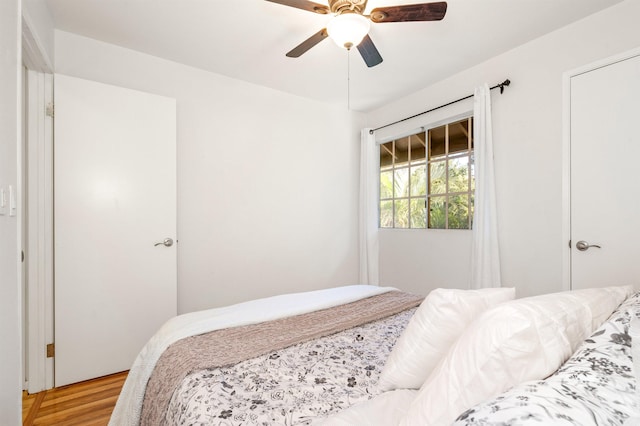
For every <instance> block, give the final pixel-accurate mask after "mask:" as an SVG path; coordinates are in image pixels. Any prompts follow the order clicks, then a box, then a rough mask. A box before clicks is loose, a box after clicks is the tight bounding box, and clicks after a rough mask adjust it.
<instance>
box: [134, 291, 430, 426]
mask: <svg viewBox="0 0 640 426" xmlns="http://www.w3.org/2000/svg"><path fill="white" fill-rule="evenodd" d="M423 299H424V298H423V297H422V296H416V295H413V294H408V293H403V292H400V291H390V292H387V293H383V294H379V295H377V296H372V297H368V298H366V299H362V300H358V301H356V302H352V303H347V304H344V305H339V306H335V307H331V308H328V309H322V310H319V311H315V312H309V313H306V314H302V315H296V316H292V317H287V318H282V319H277V320H273V321H267V322H262V323H258V324H252V325H246V326H240V327H232V328H226V329H222V330H215V331H211V332H209V333H205V334H200V335H197V336H191V337H187V338H184V339H182V340H179V341H177V342H175V343H173V344H172V345H171V346H169V347H168V348H167V349H166V350H165V351H164V352H163V353H162V355H161V356H160V359H159V360H158V362H157V363H156V366H155V368H154V370H153V373H152V374H151V377H150V379H149V382H148V383H147V387H146V391H145V396H144V401H143V406H142V415H141V420H140V424H141V425H144V426H147V425H148V426H157V425H161V424H164V419H165V413H166V411H167V409H168V406H169V402H170V401H171V397H172V395H173V392H174V389H175V388H176V387H178V386H179V385H180V383H181V382H182V380H183V379H184V378H185V377H186V376H187V375H188V374H189V373H191V372H194V371H199V370H204V369H211V368H219V367H225V366H230V365H234V364H237V363H238V362H241V361H245V360H248V359H251V358H255V357H258V356H261V355H265V354H268V353H270V352H273V351H277V350H280V349H284V348H286V347H289V346H292V345H296V344H298V343H303V342H307V341H309V340H312V339H317V338H320V337H324V336H328V335H330V334H334V333H338V332H340V331H344V330H347V329H349V328H352V327H356V326H358V325H361V324H366V323H368V322H372V321H377V320H379V319H382V318H385V317H387V316H390V315H394V314H397V313H400V312H402V311H404V310H406V309H410V308H413V307H416V306H418V305H419V304H420V303H421V302H422V300H423Z"/></svg>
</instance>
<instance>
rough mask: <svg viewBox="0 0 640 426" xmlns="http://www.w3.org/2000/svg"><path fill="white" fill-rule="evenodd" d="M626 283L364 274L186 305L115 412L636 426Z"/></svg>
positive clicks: (637, 308)
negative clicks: (207, 305)
mask: <svg viewBox="0 0 640 426" xmlns="http://www.w3.org/2000/svg"><path fill="white" fill-rule="evenodd" d="M631 293H632V289H631V287H608V288H604V289H590V290H582V291H578V292H564V293H557V294H554V295H544V296H536V297H532V298H525V299H514V295H515V293H514V290H513V289H508V288H501V289H483V290H455V289H438V290H435V291H433V292H431V293H430V294H429V295H428V296H427V298H423V297H419V296H415V295H411V294H407V293H404V292H401V291H398V290H396V289H393V288H390V287H375V286H364V285H358V286H346V287H339V288H335V289H327V290H320V291H314V292H306V293H297V294H289V295H282V296H276V297H272V298H267V299H260V300H255V301H251V302H246V303H242V304H238V305H233V306H230V307H226V308H217V309H211V310H206V311H201V312H194V313H190V314H185V315H181V316H178V317H175V318H173V319H172V320H170V321H168V322H167V323H166V324H165V325H164V326H163V327H162V328H161V329H160V330H159V331H158V332H157V333H156V335H155V336H153V337H152V339H150V341H149V342H148V343H147V345H146V346H145V347H144V348H143V349H142V351H141V352H140V354H139V355H138V357H137V359H136V361H135V362H134V364H133V366H132V368H131V370H130V373H129V376H128V378H127V381H126V382H125V385H124V387H123V390H122V393H121V395H120V397H119V399H118V402H117V404H116V408H115V410H114V412H113V414H112V417H111V421H110V423H109V424H110V425H112V426H120V425H268V424H274V425H297V424H305V425H307V424H324V425H337V426H339V425H436V426H439V425H450V424H455V425H456V426H462V425H467V426H471V425H496V426H497V425H519V424H522V425H528V424H567V425H588V424H593V425H600V424H612V425H613V424H623V423H624V422H625V421H626V422H627V424H640V423H630V422H631V421H633V420H632V419H634V416H637V415H638V413H639V412H640V397H638V394H636V391H635V383H636V378H635V376H634V374H633V368H632V363H633V361H632V357H631V343H630V342H631V338H630V331H629V327H630V324H631V323H632V320H634V318H640V294H634V295H632V294H631ZM631 334H633V333H631ZM496 348H497V349H496ZM514 350H516V352H515V355H514ZM639 358H640V357H639ZM506 359H508V360H509V361H508V363H507V362H506V361H505V360H506ZM507 364H509V365H507ZM523 366H526V368H523Z"/></svg>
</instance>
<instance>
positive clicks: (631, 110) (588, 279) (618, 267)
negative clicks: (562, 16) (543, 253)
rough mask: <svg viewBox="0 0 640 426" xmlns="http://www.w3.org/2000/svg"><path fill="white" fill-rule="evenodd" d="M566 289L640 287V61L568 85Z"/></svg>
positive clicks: (622, 62) (579, 77)
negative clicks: (568, 284) (568, 280)
mask: <svg viewBox="0 0 640 426" xmlns="http://www.w3.org/2000/svg"><path fill="white" fill-rule="evenodd" d="M570 91H571V92H570V102H571V105H570V108H571V118H570V120H571V148H570V149H571V286H572V288H573V289H579V288H589V287H597V286H610V285H626V284H634V285H636V287H637V289H640V285H639V284H640V245H639V244H638V242H639V241H640V220H639V218H640V127H639V126H638V123H639V118H640V56H633V57H631V58H627V59H625V60H619V61H616V62H614V63H610V64H606V65H603V66H600V67H598V68H596V69H593V70H590V71H588V72H584V73H581V74H579V75H575V76H573V77H571V79H570Z"/></svg>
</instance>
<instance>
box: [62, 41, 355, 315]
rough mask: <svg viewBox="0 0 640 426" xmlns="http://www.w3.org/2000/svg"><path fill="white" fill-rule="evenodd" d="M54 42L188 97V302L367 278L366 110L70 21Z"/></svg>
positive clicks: (184, 135)
mask: <svg viewBox="0 0 640 426" xmlns="http://www.w3.org/2000/svg"><path fill="white" fill-rule="evenodd" d="M55 51H56V58H55V69H56V72H57V73H61V74H67V75H71V76H76V77H80V78H86V79H90V80H94V81H99V82H104V83H108V84H114V85H118V86H122V87H129V88H134V89H137V90H143V91H147V92H151V93H157V94H160V95H164V96H170V97H174V98H176V99H177V109H178V112H177V114H178V121H177V123H178V153H177V157H178V239H179V243H178V310H179V312H187V311H192V310H196V309H202V308H207V307H212V306H221V305H226V304H230V303H235V302H239V301H243V300H247V299H252V298H256V297H263V296H268V295H273V294H278V293H284V292H292V291H306V290H312V289H319V288H326V287H330V286H337V285H347V284H354V283H356V282H357V279H358V249H357V241H358V239H357V229H358V226H357V217H358V215H357V203H358V196H357V190H358V176H359V174H358V169H357V164H358V155H359V142H358V139H359V127H360V126H359V125H356V122H357V120H358V119H361V118H362V117H358V116H355V115H352V114H350V113H348V112H347V111H346V106H345V105H340V106H336V105H328V104H323V103H318V102H314V101H310V100H307V99H303V98H300V97H296V96H292V95H289V94H285V93H282V92H277V91H274V90H271V89H268V88H265V87H261V86H256V85H252V84H248V83H245V82H241V81H238V80H234V79H231V78H227V77H224V76H221V75H217V74H213V73H210V72H205V71H202V70H198V69H194V68H191V67H187V66H184V65H181V64H177V63H174V62H170V61H166V60H163V59H159V58H156V57H152V56H149V55H145V54H142V53H139V52H135V51H132V50H127V49H123V48H120V47H117V46H113V45H109V44H105V43H102V42H98V41H95V40H91V39H88V38H84V37H80V36H77V35H74V34H70V33H66V32H60V31H56V47H55ZM358 124H359V123H358ZM159 172H160V171H159ZM160 237H162V236H160Z"/></svg>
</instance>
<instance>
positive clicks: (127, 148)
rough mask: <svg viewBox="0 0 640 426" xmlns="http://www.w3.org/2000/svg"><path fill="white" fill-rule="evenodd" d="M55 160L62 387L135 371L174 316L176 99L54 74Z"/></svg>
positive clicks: (57, 321) (58, 381)
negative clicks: (152, 340) (136, 361)
mask: <svg viewBox="0 0 640 426" xmlns="http://www.w3.org/2000/svg"><path fill="white" fill-rule="evenodd" d="M54 158H55V159H54V193H55V195H54V200H55V208H54V215H55V219H54V220H55V222H54V230H55V244H54V250H55V284H54V285H55V386H62V385H65V384H68V383H74V382H78V381H82V380H87V379H91V378H94V377H99V376H104V375H107V374H111V373H115V372H119V371H123V370H127V369H129V368H130V366H131V364H132V363H133V361H134V359H135V357H136V355H137V353H138V351H139V350H140V349H141V348H142V346H143V345H144V344H145V342H146V341H147V340H148V339H149V338H150V337H151V336H152V334H153V333H154V332H155V331H156V330H157V329H158V328H159V327H160V326H161V325H162V324H163V323H164V322H165V321H166V320H167V319H169V318H170V317H172V316H174V315H176V310H177V303H176V245H175V243H173V244H172V242H173V241H175V239H176V104H175V100H174V99H169V98H164V97H161V96H156V95H151V94H148V93H142V92H138V91H134V90H129V89H124V88H120V87H114V86H109V85H106V84H101V83H96V82H92V81H87V80H81V79H78V78H73V77H68V76H64V75H56V76H55V134H54ZM165 242H166V244H165ZM158 243H159V244H158Z"/></svg>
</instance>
